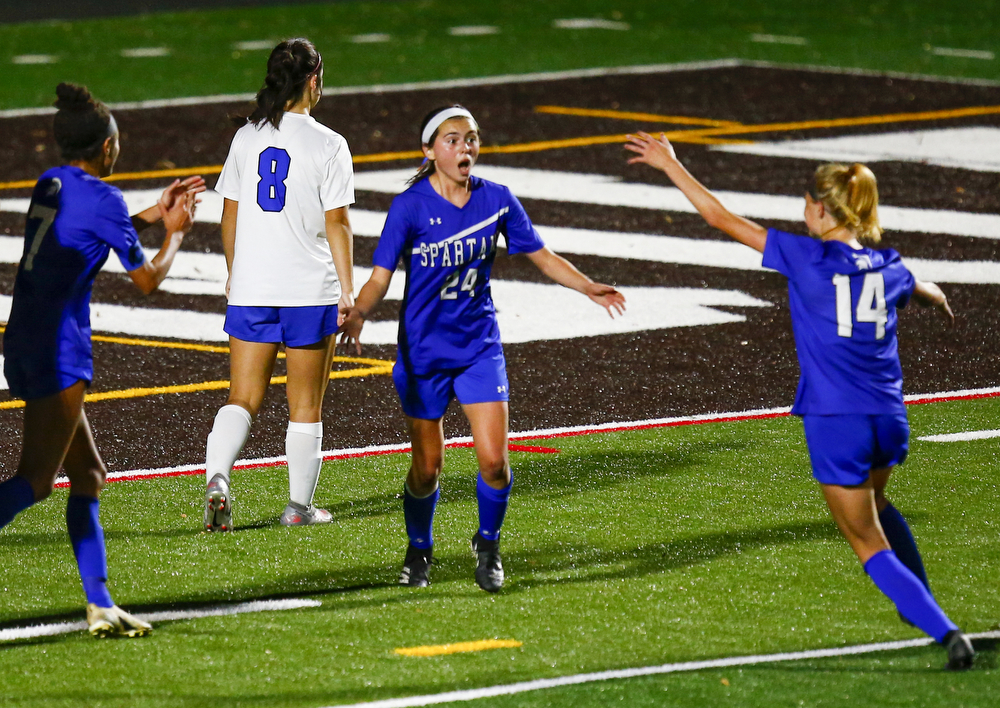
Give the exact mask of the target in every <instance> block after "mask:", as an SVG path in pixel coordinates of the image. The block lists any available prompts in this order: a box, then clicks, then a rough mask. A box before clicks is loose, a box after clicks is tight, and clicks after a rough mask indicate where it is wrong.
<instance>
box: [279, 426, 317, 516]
mask: <svg viewBox="0 0 1000 708" xmlns="http://www.w3.org/2000/svg"><path fill="white" fill-rule="evenodd" d="M322 449H323V424H322V423H293V422H291V421H289V423H288V432H287V433H286V434H285V454H286V455H287V456H288V498H289V499H291V500H292V501H293V502H295V503H296V504H301V505H302V506H309V505H310V504H312V500H313V494H315V493H316V483H317V482H318V481H319V468H320V465H321V464H322V463H323V457H322V455H321V452H322Z"/></svg>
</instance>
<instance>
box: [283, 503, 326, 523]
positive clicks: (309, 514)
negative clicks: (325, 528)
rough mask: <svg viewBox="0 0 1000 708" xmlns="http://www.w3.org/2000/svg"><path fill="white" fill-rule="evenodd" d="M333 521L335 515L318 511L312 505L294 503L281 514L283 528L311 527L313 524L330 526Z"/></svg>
mask: <svg viewBox="0 0 1000 708" xmlns="http://www.w3.org/2000/svg"><path fill="white" fill-rule="evenodd" d="M331 521H333V514H331V513H330V512H329V511H327V510H326V509H317V508H316V507H314V506H313V505H312V504H310V505H309V506H302V505H301V504H296V503H295V502H293V501H290V502H288V506H286V507H285V510H284V511H283V512H281V525H282V526H311V525H313V524H328V523H330V522H331Z"/></svg>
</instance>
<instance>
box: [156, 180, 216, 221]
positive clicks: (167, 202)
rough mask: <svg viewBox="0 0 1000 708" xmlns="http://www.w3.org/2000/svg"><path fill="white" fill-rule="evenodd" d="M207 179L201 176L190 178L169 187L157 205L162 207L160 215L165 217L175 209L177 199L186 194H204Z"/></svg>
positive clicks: (176, 181) (177, 181)
mask: <svg viewBox="0 0 1000 708" xmlns="http://www.w3.org/2000/svg"><path fill="white" fill-rule="evenodd" d="M205 189H206V187H205V178H204V177H202V176H201V175H195V176H193V177H188V178H187V179H185V180H183V181H182V180H180V179H175V180H174V181H173V182H172V183H171V184H170V186H169V187H167V188H166V189H164V190H163V194H161V195H160V200H159V201H158V202H157V205H158V206H159V207H160V215H161V216H163V215H165V214H166V213H167V212H168V211H170V209H172V208H173V206H174V204H175V203H176V202H177V199H178V198H179V197H181V196H184V195H186V194H200V193H201V192H204V191H205Z"/></svg>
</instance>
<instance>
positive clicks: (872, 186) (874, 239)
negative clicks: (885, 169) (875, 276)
mask: <svg viewBox="0 0 1000 708" xmlns="http://www.w3.org/2000/svg"><path fill="white" fill-rule="evenodd" d="M816 195H817V196H818V197H819V198H820V201H822V202H823V205H824V206H825V207H826V208H827V209H828V210H829V211H830V213H831V214H833V217H834V218H835V219H836V220H837V222H838V223H839V224H840V225H841V226H845V227H847V228H848V229H850V230H851V231H852V232H853V233H854V235H855V236H857V237H858V240H859V241H862V242H865V243H868V244H870V245H873V246H874V245H878V243H879V242H880V241H881V240H882V227H881V226H880V225H879V221H878V183H877V182H876V180H875V175H874V174H873V173H872V171H871V170H870V169H868V168H867V167H866V166H864V165H862V164H861V163H860V162H855V163H854V164H853V165H843V164H839V163H832V162H831V163H827V164H825V165H820V166H819V167H817V168H816Z"/></svg>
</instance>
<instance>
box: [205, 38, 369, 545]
mask: <svg viewBox="0 0 1000 708" xmlns="http://www.w3.org/2000/svg"><path fill="white" fill-rule="evenodd" d="M322 95H323V58H322V57H321V56H320V54H319V52H317V51H316V47H314V46H313V44H312V42H310V41H309V40H307V39H289V40H285V41H284V42H281V43H280V44H278V45H277V46H276V47H275V48H274V49H273V50H272V51H271V54H270V56H269V57H268V60H267V77H266V78H265V79H264V86H263V87H262V88H261V90H260V92H259V93H258V94H257V105H256V107H255V108H254V110H253V112H252V113H251V114H250V116H249V117H247V118H239V119H237V120H236V121H235V122H236V124H237V125H239V126H240V129H239V130H238V131H237V132H236V135H235V137H234V138H233V142H232V146H231V147H230V149H229V156H228V157H227V158H226V164H225V165H224V166H223V169H222V174H221V175H219V182H218V184H217V185H216V188H215V189H216V191H217V192H219V194H221V195H222V196H223V197H224V198H225V202H224V206H223V211H222V246H223V250H224V251H225V254H226V265H227V266H228V268H229V281H228V283H227V284H226V295H227V297H228V300H229V302H228V306H227V307H226V324H225V330H226V332H227V333H228V334H229V363H230V369H231V374H230V386H229V399H228V401H227V402H226V405H225V406H223V407H222V408H221V409H220V410H219V412H218V414H217V415H216V416H215V422H214V425H213V427H212V432H211V434H210V435H209V436H208V445H207V448H206V453H205V468H206V478H207V479H206V481H207V487H206V491H205V517H204V525H205V529H206V530H208V531H230V530H232V528H233V522H232V513H233V512H232V505H233V497H232V493H231V492H230V488H229V483H230V473H231V471H232V468H233V463H235V462H236V459H237V457H238V456H239V454H240V451H241V450H242V449H243V445H244V444H245V443H246V440H247V436H248V435H249V433H250V426H251V423H252V422H253V419H254V418H255V417H256V416H257V413H258V411H259V410H260V406H261V404H262V402H263V400H264V394H265V393H266V392H267V386H268V384H269V383H270V380H271V372H272V370H273V369H274V362H275V360H276V358H277V356H278V350H279V348H280V347H281V345H282V344H284V346H285V356H286V363H287V367H288V383H287V386H286V388H285V392H286V395H287V398H288V413H289V422H288V429H287V432H286V435H285V452H286V454H287V457H288V488H289V494H288V497H289V501H288V504H287V506H286V507H285V509H284V511H283V512H282V514H281V519H280V520H281V524H282V525H284V526H304V525H308V524H318V523H328V522H330V521H331V520H332V519H333V517H332V515H331V514H330V512H328V511H327V510H325V509H317V508H316V507H315V506H313V495H314V494H315V491H316V484H317V482H318V480H319V472H320V466H321V464H322V462H323V459H322V455H321V450H322V443H323V423H322V419H321V415H322V409H323V396H324V394H325V393H326V387H327V384H328V383H329V380H330V379H329V374H330V367H331V365H332V362H333V354H334V346H335V343H336V342H335V338H334V334H335V333H336V331H337V328H338V326H339V325H340V322H341V321H342V317H343V313H344V312H345V311H346V309H347V308H348V307H350V306H351V305H352V304H353V303H354V266H353V260H354V246H353V244H354V241H353V239H354V236H353V233H352V231H351V223H350V219H349V217H348V213H347V212H348V206H349V205H350V204H353V203H354V168H353V163H352V161H351V151H350V150H349V149H348V147H347V141H346V140H344V138H343V137H341V136H340V135H339V134H337V133H335V132H333V131H332V130H330V129H329V128H327V127H326V126H324V125H322V124H320V123H318V122H317V121H316V120H315V119H314V118H313V117H312V115H311V113H312V110H313V109H314V108H315V107H316V104H317V103H318V102H319V100H320V97H321V96H322Z"/></svg>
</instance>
